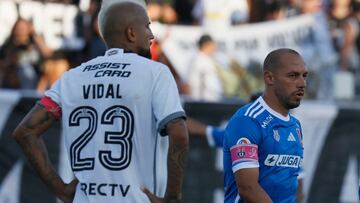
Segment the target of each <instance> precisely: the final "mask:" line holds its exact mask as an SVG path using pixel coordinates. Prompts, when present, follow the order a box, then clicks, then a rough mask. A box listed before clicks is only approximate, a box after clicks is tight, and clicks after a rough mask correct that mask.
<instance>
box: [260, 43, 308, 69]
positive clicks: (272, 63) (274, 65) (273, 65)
mask: <svg viewBox="0 0 360 203" xmlns="http://www.w3.org/2000/svg"><path fill="white" fill-rule="evenodd" d="M285 54H294V55H297V56H299V57H300V58H301V56H300V54H299V53H298V52H296V51H295V50H293V49H288V48H281V49H276V50H274V51H272V52H270V53H269V54H268V55H267V56H266V58H265V60H264V65H263V71H270V72H274V71H276V70H277V69H278V68H279V67H281V64H282V57H283V56H284V55H285Z"/></svg>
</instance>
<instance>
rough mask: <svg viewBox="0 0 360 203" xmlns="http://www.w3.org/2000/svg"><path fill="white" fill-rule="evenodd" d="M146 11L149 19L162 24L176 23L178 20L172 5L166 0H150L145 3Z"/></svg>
mask: <svg viewBox="0 0 360 203" xmlns="http://www.w3.org/2000/svg"><path fill="white" fill-rule="evenodd" d="M147 11H148V14H149V17H150V19H151V21H155V22H160V23H164V24H176V23H177V21H178V15H177V13H176V11H175V9H174V7H173V6H172V4H170V3H169V2H167V1H150V2H149V3H148V4H147Z"/></svg>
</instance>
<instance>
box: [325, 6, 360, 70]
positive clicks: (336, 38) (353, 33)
mask: <svg viewBox="0 0 360 203" xmlns="http://www.w3.org/2000/svg"><path fill="white" fill-rule="evenodd" d="M351 5H354V9H353V13H352V12H351V10H352V9H351ZM355 13H356V1H354V3H353V4H352V2H351V0H333V1H332V3H331V6H330V12H329V25H330V31H331V36H332V39H333V45H334V47H335V50H336V51H337V53H338V55H339V67H340V69H341V70H345V71H347V70H351V71H354V70H355V69H357V68H358V66H359V55H358V53H357V48H356V38H357V36H358V33H359V24H358V23H359V21H358V19H357V18H356V14H355Z"/></svg>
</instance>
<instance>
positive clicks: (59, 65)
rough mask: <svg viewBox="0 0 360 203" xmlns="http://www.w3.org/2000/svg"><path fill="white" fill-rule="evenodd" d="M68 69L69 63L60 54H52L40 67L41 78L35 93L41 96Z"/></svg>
mask: <svg viewBox="0 0 360 203" xmlns="http://www.w3.org/2000/svg"><path fill="white" fill-rule="evenodd" d="M69 68H70V63H69V62H68V60H67V59H66V57H65V56H64V55H63V54H62V53H56V54H54V56H53V57H51V59H47V60H45V61H44V63H43V64H42V65H41V76H40V80H39V83H38V85H37V88H36V90H37V92H38V93H40V94H42V93H44V92H45V90H47V89H49V88H50V87H51V85H52V84H54V82H55V81H56V80H57V79H58V78H60V76H61V75H62V74H63V73H65V71H67V70H68V69H69Z"/></svg>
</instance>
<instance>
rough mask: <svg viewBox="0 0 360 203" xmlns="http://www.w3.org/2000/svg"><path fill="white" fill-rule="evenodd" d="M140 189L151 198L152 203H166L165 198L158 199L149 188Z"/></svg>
mask: <svg viewBox="0 0 360 203" xmlns="http://www.w3.org/2000/svg"><path fill="white" fill-rule="evenodd" d="M140 189H141V190H142V191H143V192H144V193H145V194H146V196H147V197H148V198H149V200H150V202H151V203H165V199H164V198H160V197H156V196H155V195H153V194H152V193H151V192H150V191H149V190H148V189H147V188H143V187H142V188H140Z"/></svg>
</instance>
